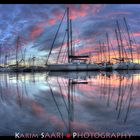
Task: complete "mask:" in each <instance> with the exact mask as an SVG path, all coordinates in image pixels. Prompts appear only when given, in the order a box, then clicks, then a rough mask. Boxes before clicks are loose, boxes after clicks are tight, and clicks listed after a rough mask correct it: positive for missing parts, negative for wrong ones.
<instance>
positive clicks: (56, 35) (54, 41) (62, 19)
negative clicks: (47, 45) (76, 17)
mask: <svg viewBox="0 0 140 140" xmlns="http://www.w3.org/2000/svg"><path fill="white" fill-rule="evenodd" d="M65 14H66V10H65V13H64V15H63V17H62V19H61V22H60V24H59V26H58V29H57V32H56V34H55V37H54V40H53V43H52V46H51V49H50V51H49V54H48V57H47V60H46V65H47V63H48V60H49V57H50V55H51V52H52V49H53V46H54V43H55V40H56V37H57V35H58V32H59V30H60V27H61V24H62V22H63V19H64V17H65Z"/></svg>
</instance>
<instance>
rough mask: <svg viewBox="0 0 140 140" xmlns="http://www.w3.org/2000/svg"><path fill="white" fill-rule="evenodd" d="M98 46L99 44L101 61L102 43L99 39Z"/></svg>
mask: <svg viewBox="0 0 140 140" xmlns="http://www.w3.org/2000/svg"><path fill="white" fill-rule="evenodd" d="M99 46H100V58H101V63H102V48H101V47H102V45H101V42H100V41H99Z"/></svg>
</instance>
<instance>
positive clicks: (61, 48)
mask: <svg viewBox="0 0 140 140" xmlns="http://www.w3.org/2000/svg"><path fill="white" fill-rule="evenodd" d="M66 33H67V31H65V34H64V37H63V41H62V44H61V47H60V50H59V53H58V56H57V62H56V63H58V60H59V57H60V53H61V50H62V47H63V45H64V41H65V37H66Z"/></svg>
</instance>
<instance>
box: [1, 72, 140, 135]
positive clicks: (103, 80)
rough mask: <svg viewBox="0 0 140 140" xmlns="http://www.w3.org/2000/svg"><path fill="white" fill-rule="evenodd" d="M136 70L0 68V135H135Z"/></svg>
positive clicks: (139, 84) (139, 122)
mask: <svg viewBox="0 0 140 140" xmlns="http://www.w3.org/2000/svg"><path fill="white" fill-rule="evenodd" d="M139 118H140V72H138V71H135V72H134V71H131V72H112V73H105V72H80V73H78V72H75V73H64V72H59V73H55V72H54V73H49V74H47V73H23V74H14V73H1V74H0V135H14V134H15V132H20V133H41V132H50V133H51V132H64V133H67V132H73V131H77V132H85V131H86V132H87V131H90V132H93V131H94V132H95V131H96V132H110V133H117V132H123V133H128V132H129V133H132V134H133V135H140V119H139Z"/></svg>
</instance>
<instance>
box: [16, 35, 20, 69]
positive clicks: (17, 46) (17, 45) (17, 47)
mask: <svg viewBox="0 0 140 140" xmlns="http://www.w3.org/2000/svg"><path fill="white" fill-rule="evenodd" d="M19 39H20V38H19V36H18V38H17V44H16V68H17V69H18V49H19Z"/></svg>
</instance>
